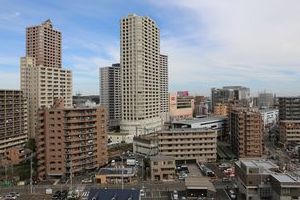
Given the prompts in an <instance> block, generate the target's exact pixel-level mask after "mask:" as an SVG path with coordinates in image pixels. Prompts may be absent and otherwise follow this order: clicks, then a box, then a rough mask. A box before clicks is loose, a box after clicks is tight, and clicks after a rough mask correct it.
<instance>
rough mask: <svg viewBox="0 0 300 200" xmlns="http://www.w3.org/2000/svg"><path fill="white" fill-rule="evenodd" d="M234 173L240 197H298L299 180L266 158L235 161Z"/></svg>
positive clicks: (277, 198)
mask: <svg viewBox="0 0 300 200" xmlns="http://www.w3.org/2000/svg"><path fill="white" fill-rule="evenodd" d="M235 175H236V180H237V186H238V189H239V193H240V194H242V199H245V200H253V199H268V200H281V199H287V200H292V199H298V197H299V196H300V181H299V179H298V178H297V177H294V176H292V175H290V174H288V173H283V172H281V171H280V170H279V167H278V166H277V165H276V164H274V163H272V162H271V161H268V160H240V161H237V162H236V163H235Z"/></svg>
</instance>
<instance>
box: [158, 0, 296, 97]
mask: <svg viewBox="0 0 300 200" xmlns="http://www.w3.org/2000/svg"><path fill="white" fill-rule="evenodd" d="M155 4H156V6H159V7H161V8H166V9H168V8H171V9H174V8H176V9H179V10H180V12H181V13H178V15H176V16H174V17H177V20H178V21H179V22H180V18H183V19H184V22H185V23H180V26H183V27H182V30H188V31H180V34H178V32H177V31H176V32H174V33H173V35H172V36H170V34H167V35H166V36H165V35H164V34H162V35H163V36H164V37H163V38H162V50H163V51H164V52H168V54H169V57H170V64H169V67H170V80H171V85H172V83H176V84H178V83H180V82H182V83H184V82H186V81H189V82H194V83H199V84H205V83H209V84H210V87H213V86H215V85H218V84H219V83H226V80H227V82H230V83H235V84H239V83H241V84H243V83H253V85H255V84H254V82H255V81H261V82H262V83H261V84H264V85H260V86H257V85H256V86H254V87H261V88H265V87H266V86H267V87H270V88H267V89H271V90H273V91H278V90H279V89H278V90H277V87H278V88H280V90H281V91H279V92H280V93H281V94H295V95H296V94H299V93H300V87H299V85H300V79H299V77H296V76H295V74H300V37H299V35H300V25H299V21H300V2H299V1H296V0H289V1H283V0H265V1H260V0H246V1H240V0H228V1H217V0H216V1H211V0H187V1H181V0H165V1H159V3H158V2H156V3H155ZM169 11H170V10H169ZM176 28H177V29H178V27H176ZM174 29H175V28H174ZM191 30H192V31H191ZM162 31H163V27H162ZM282 70H285V71H287V72H288V73H282ZM183 76H184V77H186V79H183V78H182V77H183ZM282 85H284V86H285V88H286V89H285V90H284V91H282ZM279 86H280V87H279ZM253 89H254V90H258V89H260V88H253Z"/></svg>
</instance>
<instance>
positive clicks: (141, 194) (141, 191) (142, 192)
mask: <svg viewBox="0 0 300 200" xmlns="http://www.w3.org/2000/svg"><path fill="white" fill-rule="evenodd" d="M140 196H141V197H144V196H145V191H144V190H143V189H141V190H140Z"/></svg>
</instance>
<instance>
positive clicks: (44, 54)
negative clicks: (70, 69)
mask: <svg viewBox="0 0 300 200" xmlns="http://www.w3.org/2000/svg"><path fill="white" fill-rule="evenodd" d="M26 56H27V57H32V58H35V60H36V65H37V66H38V65H42V66H44V67H56V68H61V32H59V31H58V30H55V29H53V26H52V22H51V21H50V19H48V20H46V21H45V22H43V23H42V24H40V25H37V26H31V27H27V28H26Z"/></svg>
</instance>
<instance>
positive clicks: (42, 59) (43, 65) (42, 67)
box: [20, 20, 72, 137]
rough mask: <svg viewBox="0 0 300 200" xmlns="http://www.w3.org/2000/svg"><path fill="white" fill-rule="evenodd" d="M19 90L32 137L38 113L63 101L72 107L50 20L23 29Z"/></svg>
mask: <svg viewBox="0 0 300 200" xmlns="http://www.w3.org/2000/svg"><path fill="white" fill-rule="evenodd" d="M20 73H21V75H20V76H21V90H22V91H23V94H24V97H25V98H26V100H27V102H28V133H29V136H30V137H34V136H35V132H36V121H37V118H36V117H37V112H38V109H39V108H41V107H50V106H52V105H53V102H54V99H56V98H64V100H65V106H66V107H70V106H72V73H71V71H70V70H65V69H62V67H61V33H60V32H59V31H57V30H55V29H53V26H52V23H51V21H50V20H47V21H45V22H44V23H42V24H41V25H38V26H33V27H28V28H27V29H26V57H22V58H21V61H20Z"/></svg>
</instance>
